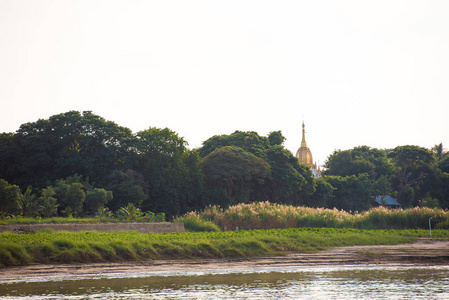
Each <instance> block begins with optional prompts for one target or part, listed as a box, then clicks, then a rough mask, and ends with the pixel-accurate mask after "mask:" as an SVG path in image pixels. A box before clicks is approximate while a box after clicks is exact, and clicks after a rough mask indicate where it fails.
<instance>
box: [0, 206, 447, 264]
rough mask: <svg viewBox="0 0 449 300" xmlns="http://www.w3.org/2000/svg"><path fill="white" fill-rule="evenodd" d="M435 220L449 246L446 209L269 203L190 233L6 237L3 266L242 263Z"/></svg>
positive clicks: (420, 233) (192, 221) (201, 217)
mask: <svg viewBox="0 0 449 300" xmlns="http://www.w3.org/2000/svg"><path fill="white" fill-rule="evenodd" d="M430 217H432V222H433V226H434V227H436V228H434V229H433V230H432V237H433V238H441V239H448V238H449V230H447V229H444V228H447V225H448V224H449V223H448V220H449V212H448V211H445V210H442V209H430V208H411V209H407V210H405V211H402V210H388V209H384V208H375V209H371V210H369V211H366V212H362V213H358V212H355V213H348V212H345V211H339V210H336V209H334V210H330V209H313V208H307V207H293V206H289V205H277V204H271V203H269V202H262V203H252V204H238V205H235V206H231V207H229V208H228V209H220V208H218V207H209V208H207V209H205V210H204V211H202V212H192V213H188V214H186V215H184V216H181V217H179V218H177V219H176V220H175V221H176V222H183V223H184V224H185V227H186V229H187V232H184V233H148V234H143V233H137V232H133V231H131V232H125V231H123V232H108V233H105V232H96V231H85V232H64V231H58V232H54V231H51V230H41V231H37V232H23V233H21V234H19V233H14V232H4V233H1V234H0V264H1V265H3V266H14V265H26V264H31V263H89V262H103V261H122V260H149V259H176V258H183V259H195V258H240V257H253V256H271V255H283V254H286V253H288V252H291V251H296V252H314V251H318V250H323V249H327V248H329V247H338V246H350V245H381V244H391V245H394V244H400V243H411V242H414V241H415V240H416V239H417V238H421V237H429V231H428V227H427V226H428V224H429V223H428V222H429V218H430ZM220 227H221V229H220ZM289 227H296V228H289ZM298 227H301V228H298ZM311 227H321V228H311ZM324 227H327V228H324ZM349 227H351V228H349ZM257 228H264V229H257ZM392 228H395V229H392ZM230 229H231V230H230ZM234 229H240V230H234ZM242 229H243V230H242Z"/></svg>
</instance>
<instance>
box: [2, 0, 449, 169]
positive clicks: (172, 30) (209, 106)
mask: <svg viewBox="0 0 449 300" xmlns="http://www.w3.org/2000/svg"><path fill="white" fill-rule="evenodd" d="M448 16H449V1H444V0H440V1H437V0H426V1H424V0H422V1H414V0H403V1H401V0H395V1H391V0H388V1H383V0H380V1H379V0H378V1H361V0H354V1H338V0H334V1H332V0H321V1H320V0H318V1H299V0H291V1H286V0H272V1H266V0H254V1H245V0H226V1H224V0H223V1H214V0H205V1H198V0H179V1H177V0H161V1H151V0H142V1H138V0H123V1H122V0H95V1H93V0H73V1H69V0H39V1H33V0H0V132H15V131H16V130H18V129H19V127H20V125H21V124H24V123H27V122H35V121H37V120H38V119H48V118H49V117H50V116H52V115H56V114H60V113H64V112H67V111H70V110H77V111H92V112H93V113H94V114H96V115H99V116H101V117H103V118H105V119H106V120H110V121H114V122H115V123H117V124H118V125H120V126H124V127H128V128H129V129H131V130H132V131H133V132H134V133H137V132H138V131H141V130H145V129H147V128H149V127H158V128H165V127H168V128H170V129H171V130H173V131H175V132H176V133H177V134H178V135H179V136H181V137H183V138H184V139H185V140H186V141H187V142H188V143H189V148H197V147H200V146H201V143H202V142H203V141H205V140H206V139H208V138H210V137H212V136H214V135H221V134H231V133H232V132H234V131H235V130H240V131H256V132H257V133H259V134H260V135H262V136H266V135H268V134H269V133H270V132H272V131H278V130H281V131H282V133H283V135H284V136H285V137H286V139H287V140H286V142H285V144H284V145H285V147H286V148H287V149H289V150H290V151H292V152H293V154H295V153H296V150H297V149H298V147H299V146H300V143H301V135H302V127H301V126H302V122H303V121H304V122H305V126H306V141H307V144H308V146H309V148H310V149H311V151H312V154H313V157H314V160H316V162H317V163H319V164H323V163H324V161H325V160H326V159H327V158H328V156H329V155H330V154H332V153H333V152H334V150H337V149H341V150H345V149H352V148H353V147H356V146H361V145H367V146H370V147H373V148H380V149H384V148H394V147H396V146H401V145H418V146H422V147H426V148H431V147H433V146H434V145H435V144H439V143H443V147H444V148H448V147H449V124H448V123H449V122H448V120H449V17H448Z"/></svg>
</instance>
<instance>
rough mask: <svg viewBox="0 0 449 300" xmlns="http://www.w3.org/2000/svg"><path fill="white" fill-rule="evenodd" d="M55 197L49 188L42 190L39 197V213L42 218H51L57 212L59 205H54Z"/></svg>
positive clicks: (51, 188)
mask: <svg viewBox="0 0 449 300" xmlns="http://www.w3.org/2000/svg"><path fill="white" fill-rule="evenodd" d="M55 195H56V192H55V190H54V189H53V187H51V186H49V187H47V188H44V189H42V194H41V197H39V203H40V204H39V212H40V213H41V215H42V216H43V217H44V218H51V217H53V216H54V215H55V214H56V212H57V210H58V206H59V205H58V204H57V203H56V202H57V200H56V198H55V197H54V196H55Z"/></svg>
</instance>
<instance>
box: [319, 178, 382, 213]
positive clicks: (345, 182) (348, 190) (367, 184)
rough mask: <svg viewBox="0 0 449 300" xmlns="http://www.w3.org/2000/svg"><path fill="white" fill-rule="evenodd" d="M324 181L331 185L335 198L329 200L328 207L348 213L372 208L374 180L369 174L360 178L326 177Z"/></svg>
mask: <svg viewBox="0 0 449 300" xmlns="http://www.w3.org/2000/svg"><path fill="white" fill-rule="evenodd" d="M324 179H325V180H326V181H327V182H328V183H330V184H331V186H332V187H333V188H334V189H335V190H334V197H332V198H331V199H330V200H329V203H328V207H330V208H332V207H335V208H337V209H343V210H346V211H350V210H352V211H355V210H357V211H363V210H367V209H369V208H370V207H371V203H372V201H373V196H374V194H373V192H372V188H373V180H372V179H371V178H370V177H369V176H368V174H366V173H363V174H359V175H358V176H355V175H351V176H346V177H342V176H329V175H328V176H325V177H324Z"/></svg>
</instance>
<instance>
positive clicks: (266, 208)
mask: <svg viewBox="0 0 449 300" xmlns="http://www.w3.org/2000/svg"><path fill="white" fill-rule="evenodd" d="M195 217H196V218H199V219H201V220H204V221H211V222H213V223H215V224H216V225H217V226H219V227H220V229H221V230H238V229H246V230H250V229H271V228H296V227H328V228H360V229H427V228H429V218H431V217H432V219H431V226H432V227H435V226H438V224H440V223H441V225H439V227H440V228H446V226H443V224H448V222H449V212H448V211H447V210H442V209H437V208H427V207H415V208H409V209H406V210H401V209H387V208H385V207H377V208H372V209H370V210H368V211H364V212H360V213H359V212H346V211H342V210H337V209H324V208H310V207H303V206H301V207H296V206H291V205H280V204H273V203H270V202H258V203H250V204H238V205H234V206H230V207H229V208H228V209H221V208H219V207H218V206H210V207H208V208H206V209H205V210H203V211H202V212H200V213H197V212H191V213H188V214H186V215H185V216H183V218H195Z"/></svg>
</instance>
